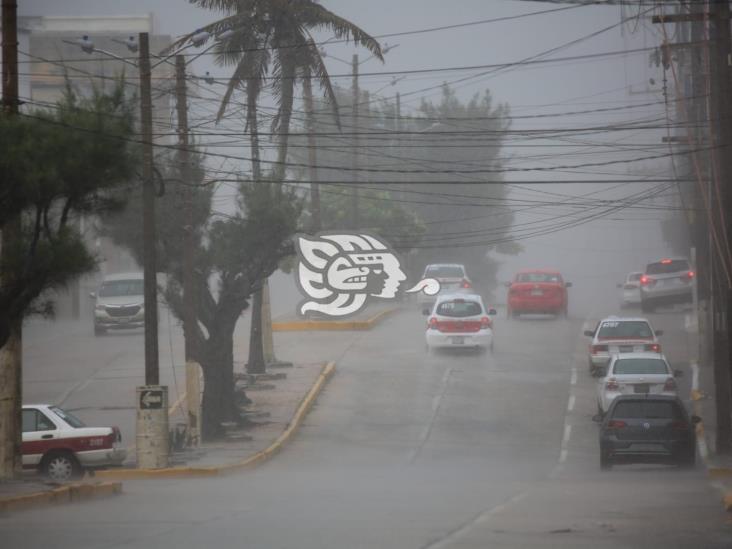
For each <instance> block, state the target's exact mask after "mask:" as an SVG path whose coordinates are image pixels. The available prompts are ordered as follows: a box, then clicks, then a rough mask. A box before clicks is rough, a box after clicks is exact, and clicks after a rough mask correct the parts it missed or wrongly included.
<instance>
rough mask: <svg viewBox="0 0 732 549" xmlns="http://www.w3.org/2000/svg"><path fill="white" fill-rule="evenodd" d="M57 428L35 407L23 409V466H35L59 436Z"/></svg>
mask: <svg viewBox="0 0 732 549" xmlns="http://www.w3.org/2000/svg"><path fill="white" fill-rule="evenodd" d="M59 433H60V431H59V428H58V426H57V425H56V424H55V423H54V422H53V420H51V419H50V418H49V417H48V416H47V415H46V414H44V413H43V412H42V411H41V410H39V409H37V408H24V409H23V444H22V446H21V449H22V453H23V466H24V467H29V466H35V465H38V464H39V463H40V461H41V458H42V457H43V455H44V454H45V453H46V452H47V451H48V450H50V449H51V448H52V447H53V446H54V444H56V443H57V439H58V438H59V436H60V435H59Z"/></svg>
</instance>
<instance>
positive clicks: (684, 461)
mask: <svg viewBox="0 0 732 549" xmlns="http://www.w3.org/2000/svg"><path fill="white" fill-rule="evenodd" d="M676 464H677V465H678V466H679V467H680V468H681V469H693V468H694V467H696V448H692V450H691V451H689V450H687V451H686V452H684V453H682V454H681V455H680V456H679V457H678V458H677V459H676Z"/></svg>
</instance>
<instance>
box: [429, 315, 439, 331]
mask: <svg viewBox="0 0 732 549" xmlns="http://www.w3.org/2000/svg"><path fill="white" fill-rule="evenodd" d="M427 327H428V328H429V329H430V330H436V329H437V319H436V318H435V317H434V316H433V317H432V318H430V321H429V324H428V325H427Z"/></svg>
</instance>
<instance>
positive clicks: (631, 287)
mask: <svg viewBox="0 0 732 549" xmlns="http://www.w3.org/2000/svg"><path fill="white" fill-rule="evenodd" d="M642 276H643V273H642V272H633V273H628V276H626V277H625V282H623V283H622V284H618V288H619V289H621V290H622V295H621V298H620V299H621V301H620V305H621V306H622V307H628V306H631V305H640V302H641V295H640V292H641V290H640V280H641V277H642Z"/></svg>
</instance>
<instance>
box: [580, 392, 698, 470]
mask: <svg viewBox="0 0 732 549" xmlns="http://www.w3.org/2000/svg"><path fill="white" fill-rule="evenodd" d="M593 419H595V420H596V421H602V425H601V427H600V468H601V469H609V468H610V467H612V466H613V464H614V463H616V462H620V461H623V462H625V463H628V462H633V461H642V462H645V461H671V462H673V463H676V464H678V465H680V466H682V467H693V466H694V464H695V463H696V436H695V426H696V424H697V423H699V421H701V419H700V418H699V417H697V416H691V417H689V415H688V414H687V413H686V409H685V408H684V404H683V402H681V400H680V399H679V398H678V397H675V396H668V395H655V394H648V395H642V394H637V395H636V394H633V395H622V396H619V397H617V398H616V399H615V400H614V401H613V402H612V404H611V405H610V408H609V409H608V411H607V414H605V416H604V418H601V417H600V416H595V418H593Z"/></svg>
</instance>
